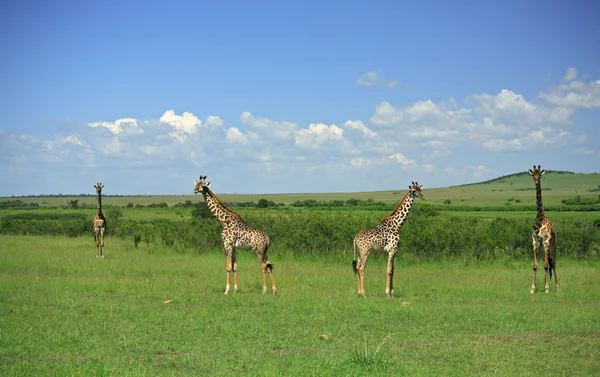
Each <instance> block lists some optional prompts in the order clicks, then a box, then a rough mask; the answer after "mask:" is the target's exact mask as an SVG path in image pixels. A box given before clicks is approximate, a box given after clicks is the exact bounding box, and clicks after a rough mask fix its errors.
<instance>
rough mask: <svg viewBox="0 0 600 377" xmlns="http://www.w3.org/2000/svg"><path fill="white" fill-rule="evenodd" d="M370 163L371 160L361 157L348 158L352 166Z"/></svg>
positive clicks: (356, 166)
mask: <svg viewBox="0 0 600 377" xmlns="http://www.w3.org/2000/svg"><path fill="white" fill-rule="evenodd" d="M370 164H371V160H369V159H365V158H362V157H357V158H353V159H352V160H350V165H352V166H354V167H355V168H360V167H363V166H368V165H370Z"/></svg>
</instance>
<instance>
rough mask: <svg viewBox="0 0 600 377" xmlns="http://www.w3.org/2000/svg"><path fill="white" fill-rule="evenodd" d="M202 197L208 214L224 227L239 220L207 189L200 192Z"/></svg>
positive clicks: (235, 214)
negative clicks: (208, 211)
mask: <svg viewBox="0 0 600 377" xmlns="http://www.w3.org/2000/svg"><path fill="white" fill-rule="evenodd" d="M202 195H203V196H204V201H206V205H207V206H208V209H209V210H210V212H211V213H212V214H213V216H214V217H215V219H217V221H219V222H220V223H221V225H223V226H224V227H225V226H228V225H230V224H231V223H233V222H234V221H239V220H241V217H240V215H238V214H237V213H235V212H234V211H232V210H231V209H230V208H229V207H227V206H226V205H225V203H223V202H222V201H221V200H220V199H219V198H218V197H217V196H216V195H215V194H214V193H213V192H212V191H211V189H209V188H208V187H205V188H204V190H202Z"/></svg>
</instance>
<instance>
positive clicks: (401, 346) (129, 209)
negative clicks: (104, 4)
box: [0, 174, 600, 376]
mask: <svg viewBox="0 0 600 377" xmlns="http://www.w3.org/2000/svg"><path fill="white" fill-rule="evenodd" d="M548 178H549V179H548V180H547V181H544V183H543V186H544V184H546V185H545V186H544V187H546V188H547V189H548V191H544V192H543V193H544V195H545V196H546V195H547V197H548V206H549V207H551V206H554V210H553V211H549V212H548V216H549V217H550V218H551V219H552V220H553V222H555V226H556V228H557V234H558V237H559V250H558V257H557V274H558V278H559V283H560V291H559V292H557V291H556V290H555V289H554V278H553V279H552V281H551V283H550V293H549V294H544V293H543V284H544V281H543V280H544V277H543V275H544V274H543V269H542V268H540V271H541V272H538V277H537V291H536V293H535V294H530V293H529V289H530V286H531V279H532V270H531V264H532V255H531V225H532V223H533V218H534V217H535V209H534V210H533V211H532V209H531V203H532V202H533V205H535V192H534V191H531V190H528V189H527V188H528V187H531V186H532V183H531V178H530V177H522V176H511V177H505V178H503V179H499V180H496V181H493V182H489V183H488V184H487V185H484V184H480V185H469V186H460V187H453V188H446V189H432V190H430V192H429V195H428V191H427V190H426V189H425V190H424V194H425V196H426V202H428V203H429V204H427V203H417V204H416V207H415V208H414V213H413V214H411V216H410V217H409V219H408V220H407V223H406V225H405V227H404V228H403V229H402V230H401V233H400V243H401V248H400V251H399V253H398V255H397V257H396V273H395V277H394V281H395V284H394V288H395V297H394V298H391V299H390V298H387V297H386V296H385V293H384V289H385V278H386V267H387V256H386V255H383V254H382V253H374V254H372V255H371V257H370V259H369V264H368V267H367V270H366V278H365V290H366V295H367V297H366V298H360V297H358V296H357V294H356V289H357V287H356V276H355V275H354V274H353V273H352V267H351V261H352V259H353V255H352V237H353V235H354V234H355V233H356V232H357V231H358V230H359V229H360V228H362V227H364V226H375V225H377V223H378V219H381V217H382V216H383V215H385V213H386V212H389V208H388V207H385V206H382V207H377V206H374V205H373V203H372V201H366V200H367V199H373V201H374V202H384V203H388V204H389V205H391V206H392V207H391V208H392V209H393V205H394V204H393V203H394V201H395V202H396V203H397V201H398V200H399V199H400V198H401V196H402V194H400V195H398V194H396V193H394V192H387V193H384V192H381V193H358V194H357V193H354V194H344V195H342V196H340V195H337V196H336V194H322V195H323V196H321V197H319V199H318V200H320V201H332V200H338V199H339V200H340V201H343V202H344V203H345V204H344V205H338V204H339V203H338V204H335V206H334V207H335V208H333V207H331V206H329V207H328V206H326V205H321V206H319V205H314V204H315V203H312V204H313V205H314V207H315V208H312V209H311V208H307V207H306V206H297V207H293V206H291V203H294V202H297V203H298V202H302V201H305V200H307V199H308V198H314V197H315V196H314V195H308V194H305V195H304V196H303V195H301V194H296V196H294V197H292V198H287V199H286V198H285V195H282V196H281V197H268V196H260V195H259V196H243V197H229V198H227V197H226V199H224V200H226V201H227V202H231V203H232V207H233V208H234V209H235V210H236V211H239V212H240V213H241V214H242V215H243V216H244V217H245V218H246V219H247V222H249V223H250V224H252V225H256V226H260V227H262V228H265V229H266V230H267V233H269V234H270V235H272V238H273V247H272V248H271V249H270V250H269V258H270V259H271V261H272V262H273V263H274V265H275V268H274V276H275V281H276V283H277V288H278V290H277V293H276V294H275V295H273V294H270V293H268V294H265V295H262V281H261V273H260V267H259V264H258V262H257V261H256V258H255V256H254V255H252V253H251V252H249V251H245V250H240V251H238V274H239V279H240V290H239V291H238V292H237V293H235V294H229V295H227V296H225V295H223V291H224V288H225V258H224V256H223V252H222V247H220V245H219V227H218V224H216V221H214V219H211V218H210V217H209V216H208V217H206V218H202V216H200V215H201V213H200V214H199V212H201V211H198V208H197V207H198V206H191V207H185V206H176V205H175V204H176V203H178V202H179V201H184V200H186V199H189V200H194V201H202V199H201V198H199V197H183V198H181V197H177V196H173V197H169V196H165V197H163V198H161V201H162V200H164V201H168V204H167V205H166V206H163V207H155V206H153V207H151V208H148V207H147V204H148V203H150V201H155V200H156V198H151V199H148V197H114V198H113V197H110V196H108V197H107V198H105V199H104V200H103V203H105V204H106V213H107V220H108V226H109V233H108V234H107V238H106V247H105V254H106V257H105V258H104V259H102V260H99V259H96V258H95V257H94V254H95V244H94V241H93V236H92V232H91V217H93V213H94V212H95V211H94V209H93V208H89V207H86V206H85V205H81V204H84V203H82V202H83V199H82V202H81V203H79V204H80V205H81V207H82V208H73V206H72V205H71V206H70V208H63V207H60V205H64V204H65V203H67V201H72V200H73V198H63V197H59V198H57V197H52V198H45V199H41V198H31V197H28V198H19V199H22V202H40V204H41V202H42V201H45V202H46V204H43V205H41V207H39V208H38V207H35V208H28V209H23V208H15V207H10V206H9V207H10V208H7V209H4V210H2V211H0V374H2V375H6V376H30V375H35V376H39V375H56V376H66V375H69V376H70V375H77V376H149V375H153V376H187V375H189V376H223V375H230V374H232V373H235V374H241V375H269V376H330V375H331V376H364V375H383V374H386V375H395V376H397V375H411V376H412V375H457V376H458V375H460V376H463V375H506V376H514V375H518V376H527V375H532V376H537V375H551V376H555V375H556V376H563V375H564V376H587V375H589V376H595V375H599V374H600V347H598V346H599V345H600V284H599V283H600V270H599V268H600V257H599V250H600V246H599V245H598V240H599V239H600V238H599V233H598V232H600V230H599V229H600V228H598V226H596V223H597V222H598V221H597V219H600V216H596V214H598V213H600V212H597V210H598V209H596V207H597V206H598V204H597V203H596V202H595V200H596V198H597V197H598V192H597V191H594V190H595V189H596V188H597V187H598V183H600V182H598V175H574V176H571V177H570V178H571V179H569V177H568V176H567V175H561V174H555V175H552V174H550V175H549V177H548ZM573 179H579V180H580V181H577V182H575V183H573V182H574V180H573ZM570 184H571V185H574V186H573V187H574V188H575V190H574V189H573V188H572V187H569V185H570ZM398 191H399V192H400V193H402V192H403V191H404V190H398ZM217 194H218V192H217ZM359 194H360V195H359ZM232 195H233V194H232ZM290 195H291V194H290ZM532 196H533V199H532V198H531V197H532ZM263 197H265V198H267V199H268V201H272V202H273V203H275V204H277V203H282V204H284V206H279V207H278V208H254V207H252V208H250V207H248V206H244V207H239V208H236V207H235V204H234V203H235V202H238V203H241V202H249V201H253V200H254V201H256V200H258V199H259V198H263ZM577 197H579V198H577ZM351 198H357V199H364V200H365V202H361V203H362V204H364V206H363V207H361V204H360V203H359V205H358V206H356V203H350V204H351V207H352V208H346V207H347V204H348V203H347V202H346V201H347V200H348V199H351ZM14 199H15V198H3V199H1V200H5V203H8V202H9V201H11V200H14ZM85 200H90V203H94V199H93V197H92V199H85ZM142 200H145V201H146V202H145V203H144V206H138V207H137V208H136V206H135V205H131V206H128V204H129V203H132V202H135V203H136V204H137V203H140V201H142ZM52 201H57V202H56V203H53V202H52ZM59 201H60V202H59ZM469 202H470V204H467V203H469ZM431 203H432V204H431ZM21 204H22V203H21ZM71 204H72V203H71ZM306 204H307V202H305V205H306ZM308 204H310V203H308ZM317 204H318V203H317ZM91 205H93V204H91ZM468 206H470V208H468ZM519 206H521V207H522V208H520V209H518V210H515V208H512V207H519ZM582 206H585V208H586V210H581V209H582V208H583V207H582ZM44 207H46V208H44ZM111 207H112V209H111ZM290 207H291V208H290ZM317 207H318V208H317ZM384 207H385V208H384ZM453 207H455V208H453ZM194 210H196V212H194ZM90 214H91V216H90ZM111 216H112V217H111ZM80 219H83V220H81V221H82V223H81V225H78V224H79V223H78V222H79V221H80ZM554 219H555V220H554ZM59 223H60V224H62V225H59ZM66 223H68V226H66V225H64V224H66ZM88 223H89V224H88ZM86 224H87V225H86ZM280 224H283V225H280ZM328 224H329V225H328ZM331 224H333V225H331ZM573 224H575V225H573ZM334 226H335V227H334ZM111 227H112V228H111ZM450 227H453V228H451V229H452V230H453V231H452V233H451V234H444V229H450ZM289 229H292V231H291V232H290V231H289ZM464 229H467V230H468V231H466V230H465V231H464V232H463V230H464ZM111 232H112V233H111ZM288 232H289V233H296V234H288ZM461 232H463V233H461ZM498 234H499V236H498ZM338 235H340V236H338ZM561 236H562V237H563V239H561V238H560V237H561ZM335 237H338V238H335ZM332 239H334V241H335V242H333V243H332V242H331V240H332ZM440 240H441V241H440Z"/></svg>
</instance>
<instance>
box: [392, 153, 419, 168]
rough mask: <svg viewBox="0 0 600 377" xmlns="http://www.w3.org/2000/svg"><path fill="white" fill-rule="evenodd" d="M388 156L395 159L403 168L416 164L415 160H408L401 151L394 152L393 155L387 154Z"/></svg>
mask: <svg viewBox="0 0 600 377" xmlns="http://www.w3.org/2000/svg"><path fill="white" fill-rule="evenodd" d="M388 158H389V159H392V160H396V162H397V163H399V164H400V165H402V166H403V167H404V168H409V167H412V166H415V165H416V164H417V162H416V161H415V160H409V159H408V158H406V156H404V155H403V154H402V153H394V154H393V155H391V156H388Z"/></svg>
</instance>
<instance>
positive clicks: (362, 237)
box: [352, 182, 425, 297]
mask: <svg viewBox="0 0 600 377" xmlns="http://www.w3.org/2000/svg"><path fill="white" fill-rule="evenodd" d="M422 188H423V185H419V184H418V183H417V182H412V185H409V186H408V192H407V193H406V194H405V195H404V197H403V198H402V200H401V201H400V203H399V204H398V206H396V209H394V210H393V211H392V212H391V213H389V214H388V215H387V216H386V217H384V218H383V219H382V220H381V222H380V223H379V225H377V226H376V227H375V228H367V229H362V230H361V231H360V232H358V234H357V235H356V237H354V260H353V261H352V268H353V270H354V273H355V274H358V295H359V296H363V297H364V296H365V268H366V265H367V259H368V257H369V254H370V252H371V251H372V250H383V251H385V252H387V253H388V268H387V280H386V286H385V294H386V296H388V297H392V296H393V295H394V257H395V256H396V253H397V252H398V242H399V241H400V235H399V233H398V232H399V231H400V229H401V228H402V225H403V224H404V221H405V220H406V218H407V217H408V214H409V213H410V209H411V207H412V204H413V202H414V198H416V197H419V198H420V199H425V197H424V196H423V193H422V192H421V189H422Z"/></svg>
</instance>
